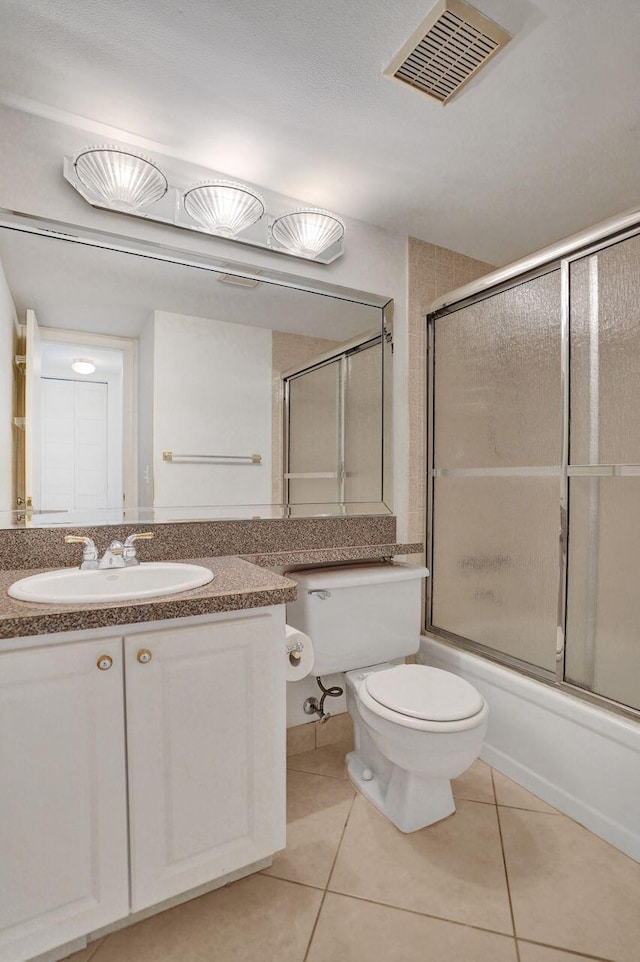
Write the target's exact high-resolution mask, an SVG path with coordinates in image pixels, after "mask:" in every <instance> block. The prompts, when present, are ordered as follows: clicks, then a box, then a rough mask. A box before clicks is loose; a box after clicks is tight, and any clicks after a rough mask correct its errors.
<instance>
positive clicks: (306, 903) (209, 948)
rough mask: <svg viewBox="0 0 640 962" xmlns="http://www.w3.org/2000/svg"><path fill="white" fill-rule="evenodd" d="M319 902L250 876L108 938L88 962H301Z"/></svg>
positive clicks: (318, 895) (303, 891) (301, 890)
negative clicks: (267, 961)
mask: <svg viewBox="0 0 640 962" xmlns="http://www.w3.org/2000/svg"><path fill="white" fill-rule="evenodd" d="M321 901H322V892H320V891H318V890H316V889H311V888H306V887H304V886H301V885H293V884H292V883H291V882H283V881H281V880H280V879H275V878H267V877H266V876H264V875H252V876H250V877H249V878H246V879H241V880H240V881H239V882H234V883H233V885H229V886H228V887H227V888H221V889H218V890H217V891H216V892H210V893H209V894H208V895H202V896H201V897H200V898H197V899H193V900H192V901H191V902H185V903H184V904H183V905H179V906H177V907H176V908H174V909H169V910H168V911H166V912H162V913H160V914H159V915H154V916H153V918H150V919H145V920H144V921H143V922H138V923H137V925H132V926H131V927H130V928H128V929H122V930H121V931H119V932H114V933H113V935H108V936H107V938H106V939H105V940H104V942H103V943H102V945H101V946H100V948H99V949H98V951H97V952H96V954H95V956H94V957H93V960H92V962H94V960H95V962H265V960H267V959H268V960H271V959H273V960H274V962H275V960H276V959H277V962H303V959H304V956H305V952H306V950H307V946H308V944H309V939H310V937H311V932H312V931H313V926H314V923H315V920H316V917H317V914H318V910H319V908H320V903H321Z"/></svg>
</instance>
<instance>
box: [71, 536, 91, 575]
mask: <svg viewBox="0 0 640 962" xmlns="http://www.w3.org/2000/svg"><path fill="white" fill-rule="evenodd" d="M64 541H65V544H82V545H84V551H83V552H82V564H81V565H80V569H81V571H95V569H96V568H97V567H98V549H97V548H96V546H95V543H94V541H93V540H92V539H91V538H85V537H80V536H77V535H74V534H66V535H65V536H64Z"/></svg>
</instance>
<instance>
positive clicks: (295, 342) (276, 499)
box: [271, 331, 340, 504]
mask: <svg viewBox="0 0 640 962" xmlns="http://www.w3.org/2000/svg"><path fill="white" fill-rule="evenodd" d="M339 344H340V342H339V341H330V340H327V339H326V338H323V337H307V336H306V335H305V334H289V333H288V332H287V331H273V332H272V339H271V350H272V367H273V390H272V392H271V400H272V413H271V424H272V429H271V471H272V486H271V493H272V500H273V503H274V504H282V502H283V501H284V478H283V476H282V464H283V453H284V452H283V450H282V441H283V400H284V398H283V393H282V378H281V376H280V375H281V374H282V372H283V371H288V370H289V369H290V368H292V367H297V366H298V365H300V366H302V365H303V364H308V363H309V362H311V361H313V360H314V358H316V357H319V356H320V355H322V354H324V353H326V352H327V351H331V350H332V349H333V348H335V347H338V345H339Z"/></svg>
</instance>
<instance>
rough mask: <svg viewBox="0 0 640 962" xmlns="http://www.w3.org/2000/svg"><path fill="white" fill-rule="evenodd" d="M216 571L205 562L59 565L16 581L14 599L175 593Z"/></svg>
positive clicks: (63, 600) (67, 600) (64, 601)
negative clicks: (98, 568)
mask: <svg viewBox="0 0 640 962" xmlns="http://www.w3.org/2000/svg"><path fill="white" fill-rule="evenodd" d="M212 578H213V573H212V572H211V571H209V569H208V568H203V567H202V565H190V564H180V563H178V562H174V563H170V562H165V561H147V562H144V561H143V562H142V563H141V564H139V565H132V566H131V567H130V568H104V569H103V570H102V571H81V570H80V569H79V568H60V569H57V570H56V571H45V572H44V573H43V574H41V575H31V577H29V578H21V580H20V581H15V582H14V583H13V584H12V585H11V587H10V588H9V594H10V596H11V597H12V598H18V599H19V600H20V601H36V602H42V603H46V604H58V605H68V604H76V603H80V602H94V601H129V600H131V599H136V600H137V599H142V598H155V597H158V596H159V595H174V594H177V592H179V591H189V590H190V589H191V588H199V587H200V586H201V585H206V584H207V583H208V582H209V581H211V580H212Z"/></svg>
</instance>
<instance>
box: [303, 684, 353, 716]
mask: <svg viewBox="0 0 640 962" xmlns="http://www.w3.org/2000/svg"><path fill="white" fill-rule="evenodd" d="M316 681H317V683H318V688H319V689H320V691H321V692H322V698H321V699H320V701H319V702H318V699H317V698H306V699H305V701H304V704H303V706H302V707H303V709H304V712H305V714H306V715H318V716H319V717H320V724H321V725H322V724H324V722H326V721H329V719H330V718H331V712H325V710H324V703H325V701H326V699H327V698H339V697H340V695H343V694H344V688H340V687H339V686H338V685H332V687H331V688H325V686H324V685H323V684H322V678H321V677H320V675H316Z"/></svg>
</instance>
